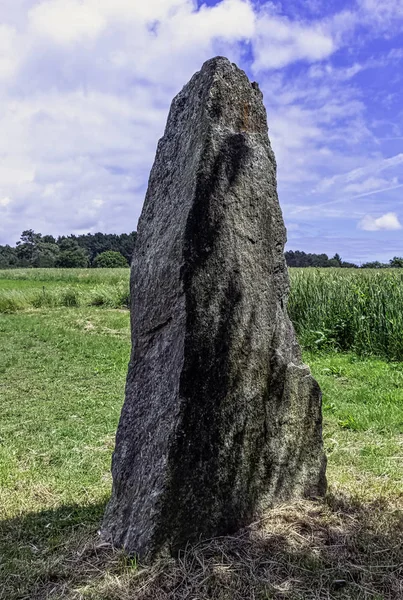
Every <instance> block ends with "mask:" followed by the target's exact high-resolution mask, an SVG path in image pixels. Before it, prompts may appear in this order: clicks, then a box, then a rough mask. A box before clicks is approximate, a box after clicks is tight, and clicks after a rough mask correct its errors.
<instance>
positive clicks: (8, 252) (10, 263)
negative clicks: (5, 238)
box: [0, 245, 18, 269]
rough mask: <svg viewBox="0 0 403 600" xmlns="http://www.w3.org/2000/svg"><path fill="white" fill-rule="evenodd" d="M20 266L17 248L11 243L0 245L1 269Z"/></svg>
mask: <svg viewBox="0 0 403 600" xmlns="http://www.w3.org/2000/svg"><path fill="white" fill-rule="evenodd" d="M16 267H18V256H17V252H16V250H15V248H12V247H11V246H9V245H6V246H0V269H15V268H16Z"/></svg>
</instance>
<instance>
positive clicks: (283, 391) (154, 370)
mask: <svg viewBox="0 0 403 600" xmlns="http://www.w3.org/2000/svg"><path fill="white" fill-rule="evenodd" d="M285 240H286V232H285V228H284V223H283V218H282V214H281V210H280V206H279V203H278V198H277V192H276V163H275V158H274V155H273V152H272V149H271V147H270V142H269V137H268V133H267V121H266V112H265V109H264V106H263V100H262V93H261V92H260V90H259V87H258V85H257V84H255V83H250V81H249V80H248V78H247V76H246V75H245V73H244V72H243V71H241V70H240V69H238V67H237V66H236V65H234V64H231V63H230V62H229V61H228V60H227V59H225V58H221V57H218V58H214V59H212V60H209V61H207V62H206V63H205V64H204V65H203V68H202V69H201V71H200V72H198V73H196V74H195V75H194V76H193V77H192V79H191V80H190V82H189V83H188V84H187V85H186V86H185V87H184V88H183V90H182V91H181V92H180V93H179V94H178V95H177V96H176V98H175V99H174V100H173V103H172V106H171V110H170V114H169V118H168V123H167V126H166V130H165V134H164V137H163V138H162V139H161V140H160V142H159V144H158V149H157V155H156V159H155V163H154V166H153V168H152V171H151V175H150V180H149V186H148V191H147V196H146V199H145V203H144V208H143V212H142V214H141V218H140V221H139V225H138V237H137V243H136V250H135V255H134V260H133V264H132V278H131V300H132V309H131V311H132V312H131V320H132V355H131V360H130V364H129V373H128V377H127V386H126V399H125V403H124V406H123V410H122V414H121V418H120V423H119V428H118V432H117V437H116V449H115V453H114V456H113V466H112V473H113V492H112V498H111V500H110V502H109V505H108V508H107V511H106V515H105V519H104V524H103V536H104V538H106V539H108V540H110V541H112V542H113V543H114V545H115V546H120V547H124V548H125V549H126V551H128V552H129V553H137V554H139V555H140V556H142V557H146V558H152V557H155V556H157V555H159V554H161V553H166V552H170V553H173V554H175V553H176V552H177V551H178V550H179V549H181V548H184V547H185V545H186V543H187V542H188V541H194V540H198V539H199V538H200V537H203V538H205V537H211V536H215V535H221V534H226V533H230V532H233V531H235V530H236V529H238V528H240V527H241V526H243V525H245V524H247V523H249V522H250V521H251V520H252V519H254V518H256V517H257V516H259V514H261V512H262V511H263V510H264V509H265V508H267V507H269V506H270V505H272V504H273V502H275V501H282V500H287V499H290V498H293V497H301V496H304V497H312V496H320V495H322V494H323V493H324V491H325V487H326V479H325V457H324V453H323V448H322V431H321V429H322V427H321V392H320V389H319V386H318V384H317V383H316V381H315V380H314V379H313V378H312V376H311V374H310V371H309V369H308V367H307V366H305V365H304V364H303V363H302V362H301V356H300V349H299V346H298V343H297V340H296V337H295V334H294V330H293V327H292V325H291V322H290V320H289V318H288V316H287V311H286V305H287V294H288V287H289V283H288V275H287V269H286V265H285V261H284V256H283V250H284V243H285Z"/></svg>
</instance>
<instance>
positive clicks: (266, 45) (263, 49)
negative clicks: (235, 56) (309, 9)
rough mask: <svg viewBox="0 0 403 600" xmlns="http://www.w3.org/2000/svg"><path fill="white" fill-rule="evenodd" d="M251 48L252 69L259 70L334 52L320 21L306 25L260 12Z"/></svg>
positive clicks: (277, 67) (320, 58)
mask: <svg viewBox="0 0 403 600" xmlns="http://www.w3.org/2000/svg"><path fill="white" fill-rule="evenodd" d="M253 48H254V54H255V60H254V63H253V68H254V70H255V71H256V72H260V71H262V70H264V69H273V68H275V69H279V68H281V67H284V66H285V65H287V64H289V63H291V62H295V61H298V60H306V61H308V62H315V61H318V60H322V59H324V58H327V57H328V56H330V55H331V54H332V53H333V52H334V50H335V44H334V41H333V39H332V36H331V34H330V33H329V32H328V31H326V29H325V26H324V25H323V24H322V23H320V22H317V23H311V24H305V23H302V22H298V21H294V22H293V21H291V20H290V19H288V18H286V17H280V16H277V15H273V14H270V13H263V15H262V16H260V18H259V19H258V21H257V24H256V32H255V36H254V40H253Z"/></svg>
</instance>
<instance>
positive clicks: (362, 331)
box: [0, 269, 403, 360]
mask: <svg viewBox="0 0 403 600" xmlns="http://www.w3.org/2000/svg"><path fill="white" fill-rule="evenodd" d="M290 276H291V294H290V298H289V303H288V310H289V313H290V316H291V318H292V321H293V323H294V325H295V328H296V331H297V333H298V337H299V339H300V341H301V343H302V344H303V345H304V347H305V348H306V349H309V350H320V349H324V348H327V349H333V350H341V351H353V352H355V353H356V354H359V355H361V356H365V355H372V356H383V357H385V358H388V359H389V360H403V311H402V306H403V269H382V270H380V271H377V270H371V269H365V270H357V269H290ZM128 299H129V269H14V270H7V271H0V313H11V312H17V311H21V310H26V309H29V308H40V307H57V306H66V307H70V306H74V307H77V306H106V307H108V308H118V307H126V306H127V305H128Z"/></svg>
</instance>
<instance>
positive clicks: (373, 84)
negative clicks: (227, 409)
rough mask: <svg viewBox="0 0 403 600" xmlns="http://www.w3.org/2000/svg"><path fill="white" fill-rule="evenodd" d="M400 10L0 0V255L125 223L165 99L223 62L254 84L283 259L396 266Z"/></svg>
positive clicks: (379, 5) (346, 5) (308, 0)
mask: <svg viewBox="0 0 403 600" xmlns="http://www.w3.org/2000/svg"><path fill="white" fill-rule="evenodd" d="M402 31H403V0H383V2H380V1H378V0H356V2H351V1H350V2H343V0H340V1H337V2H336V1H335V0H327V1H324V0H304V1H303V0H288V1H287V2H286V1H284V2H264V1H255V2H253V1H247V0H207V1H204V2H200V1H193V0H142V1H140V0H45V1H38V0H12V1H11V0H10V1H9V2H4V3H2V6H1V7H0V102H1V108H2V110H1V111H0V122H1V123H0V124H1V131H2V135H1V139H0V154H1V162H0V244H4V243H12V244H13V243H15V241H16V240H17V239H18V238H19V235H20V233H21V231H22V230H23V229H27V228H34V229H35V230H36V231H40V232H42V233H52V234H54V235H58V234H67V233H71V232H75V233H86V232H88V231H90V232H96V231H104V232H116V233H121V232H124V231H131V230H133V229H135V228H136V224H137V219H138V216H139V214H140V211H141V206H142V202H143V199H144V194H145V189H146V185H147V179H148V174H149V171H150V168H151V165H152V162H153V160H154V153H155V148H156V144H157V141H158V139H159V137H160V136H161V135H162V132H163V129H164V125H165V121H166V117H167V113H168V109H169V105H170V102H171V100H172V98H173V96H174V95H175V94H176V93H177V92H178V91H179V90H180V89H181V87H182V86H183V85H184V84H185V83H186V82H187V81H188V79H189V78H190V77H191V75H192V74H193V73H194V72H195V71H197V70H198V69H199V68H200V66H201V64H202V63H203V62H204V60H206V59H208V58H210V57H212V56H214V55H217V54H220V55H224V56H228V57H229V58H230V59H231V60H233V61H234V62H236V63H237V64H238V65H239V66H240V67H241V68H243V69H244V70H245V71H246V72H247V73H248V75H249V76H250V77H251V79H253V80H256V81H258V82H259V84H260V87H261V89H262V91H263V93H264V98H265V104H266V108H267V113H268V120H269V134H270V138H271V141H272V145H273V149H274V151H275V154H276V157H277V163H278V189H279V197H280V203H281V206H282V209H283V213H284V218H285V222H286V225H287V229H288V240H289V241H288V246H287V247H288V248H289V249H300V250H305V251H307V252H326V253H328V254H329V255H332V254H334V253H335V252H339V253H340V254H341V255H342V257H343V258H344V259H345V260H354V261H357V262H364V261H366V260H369V259H379V260H388V259H389V258H391V257H393V256H395V255H398V256H403V229H402V225H403V103H402V91H403V79H402V77H403V33H402Z"/></svg>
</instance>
